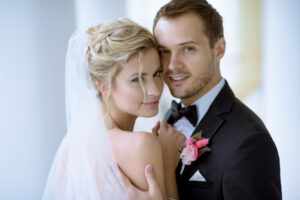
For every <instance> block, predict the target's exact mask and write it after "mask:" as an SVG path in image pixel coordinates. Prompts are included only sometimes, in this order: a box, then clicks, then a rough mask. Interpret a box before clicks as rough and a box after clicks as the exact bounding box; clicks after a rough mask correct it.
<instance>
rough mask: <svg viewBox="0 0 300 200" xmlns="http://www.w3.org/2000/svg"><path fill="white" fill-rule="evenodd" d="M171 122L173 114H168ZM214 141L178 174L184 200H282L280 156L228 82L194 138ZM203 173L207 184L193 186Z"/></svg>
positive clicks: (199, 125) (255, 118)
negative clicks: (205, 151) (200, 135)
mask: <svg viewBox="0 0 300 200" xmlns="http://www.w3.org/2000/svg"><path fill="white" fill-rule="evenodd" d="M166 117H167V119H168V122H170V123H172V118H171V117H170V111H169V112H168V113H167V115H166ZM201 130H202V131H203V136H204V137H207V138H210V144H209V147H210V149H211V152H207V153H205V154H204V155H202V156H201V157H199V158H198V159H197V160H196V161H194V162H192V164H191V165H189V166H185V169H184V171H183V174H182V175H180V174H179V171H180V169H181V161H180V163H179V165H178V167H177V170H176V177H177V184H178V190H179V196H180V200H185V199H186V200H194V199H195V200H196V199H197V200H198V199H199V200H219V199H220V200H221V199H225V200H256V199H259V200H279V199H281V198H282V197H281V183H280V167H279V156H278V152H277V149H276V146H275V144H274V142H273V140H272V138H271V136H270V134H269V133H268V130H267V129H266V127H265V126H264V124H263V122H262V121H261V120H260V119H259V117H258V116H257V115H256V114H255V113H254V112H252V111H251V110H250V109H249V108H248V107H247V106H245V105H244V104H243V103H242V102H240V101H239V100H238V99H237V98H236V97H235V96H234V94H233V92H232V90H231V89H230V87H229V85H228V83H227V82H226V83H225V85H224V87H223V88H222V90H221V91H220V93H219V94H218V96H217V97H216V98H215V100H214V101H213V103H212V104H211V106H210V108H209V110H208V111H207V113H206V114H205V116H204V117H203V119H202V120H201V122H200V123H199V124H198V125H197V126H196V129H195V131H194V133H196V132H199V131H201ZM197 170H199V172H200V173H201V174H202V175H203V176H204V178H205V179H206V182H198V181H189V179H190V178H191V177H192V176H193V174H194V173H195V172H196V171H197Z"/></svg>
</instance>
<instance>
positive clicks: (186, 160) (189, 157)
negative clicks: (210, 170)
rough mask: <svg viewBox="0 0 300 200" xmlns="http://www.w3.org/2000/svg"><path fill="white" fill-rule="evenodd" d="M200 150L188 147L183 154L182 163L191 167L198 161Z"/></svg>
mask: <svg viewBox="0 0 300 200" xmlns="http://www.w3.org/2000/svg"><path fill="white" fill-rule="evenodd" d="M197 154H198V149H197V148H196V147H195V146H194V145H188V146H186V147H185V148H184V149H183V150H182V152H181V158H182V163H183V164H185V165H190V164H191V163H192V161H195V160H196V159H197Z"/></svg>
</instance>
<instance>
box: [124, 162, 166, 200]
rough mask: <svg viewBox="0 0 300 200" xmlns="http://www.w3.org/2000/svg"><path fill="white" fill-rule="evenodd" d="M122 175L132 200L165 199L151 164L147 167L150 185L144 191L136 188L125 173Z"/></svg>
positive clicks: (147, 178)
mask: <svg viewBox="0 0 300 200" xmlns="http://www.w3.org/2000/svg"><path fill="white" fill-rule="evenodd" d="M122 176H123V180H124V184H125V188H126V190H127V194H128V196H129V199H130V200H141V199H143V200H163V196H162V194H161V191H160V189H159V187H158V184H157V181H156V178H155V175H154V172H153V168H152V166H151V165H150V164H148V165H146V167H145V176H146V181H147V183H148V186H149V190H148V191H142V190H140V189H138V188H136V187H135V186H134V185H133V184H132V183H131V182H130V180H129V179H128V177H126V176H125V175H124V174H123V173H122Z"/></svg>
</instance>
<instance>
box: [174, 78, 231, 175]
mask: <svg viewBox="0 0 300 200" xmlns="http://www.w3.org/2000/svg"><path fill="white" fill-rule="evenodd" d="M233 101H234V94H233V92H232V90H231V89H230V87H229V85H228V83H227V81H225V85H224V87H223V88H222V90H221V91H220V93H219V94H218V95H217V97H216V98H215V100H214V101H213V103H212V104H211V106H210V108H209V109H208V111H207V113H206V114H205V116H204V117H203V119H202V120H201V121H200V123H199V124H198V125H197V127H196V128H195V130H194V132H193V135H194V134H196V133H197V132H199V131H202V136H203V137H206V138H210V144H209V145H211V144H212V143H213V137H214V136H215V134H217V133H218V130H219V129H220V128H221V126H222V124H223V123H225V122H224V120H223V119H222V117H221V115H222V114H224V113H226V112H230V110H231V108H232V104H233ZM209 154H210V152H207V153H205V154H204V155H202V156H201V157H200V158H198V159H197V160H196V161H194V162H193V163H192V164H191V165H189V166H185V169H184V172H183V174H182V175H179V172H180V170H181V166H182V165H181V162H180V164H179V165H178V167H177V175H178V176H181V177H180V179H182V180H183V179H185V180H188V179H189V178H190V177H191V176H192V175H193V174H194V173H195V172H196V171H197V170H198V169H199V168H200V166H201V163H203V161H204V160H205V158H206V157H207V156H209ZM203 170H205V169H203ZM202 172H203V171H202Z"/></svg>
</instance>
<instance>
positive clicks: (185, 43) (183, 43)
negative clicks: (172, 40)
mask: <svg viewBox="0 0 300 200" xmlns="http://www.w3.org/2000/svg"><path fill="white" fill-rule="evenodd" d="M187 44H194V45H199V42H195V41H193V40H189V41H186V42H180V43H179V44H178V45H179V46H184V45H187Z"/></svg>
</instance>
